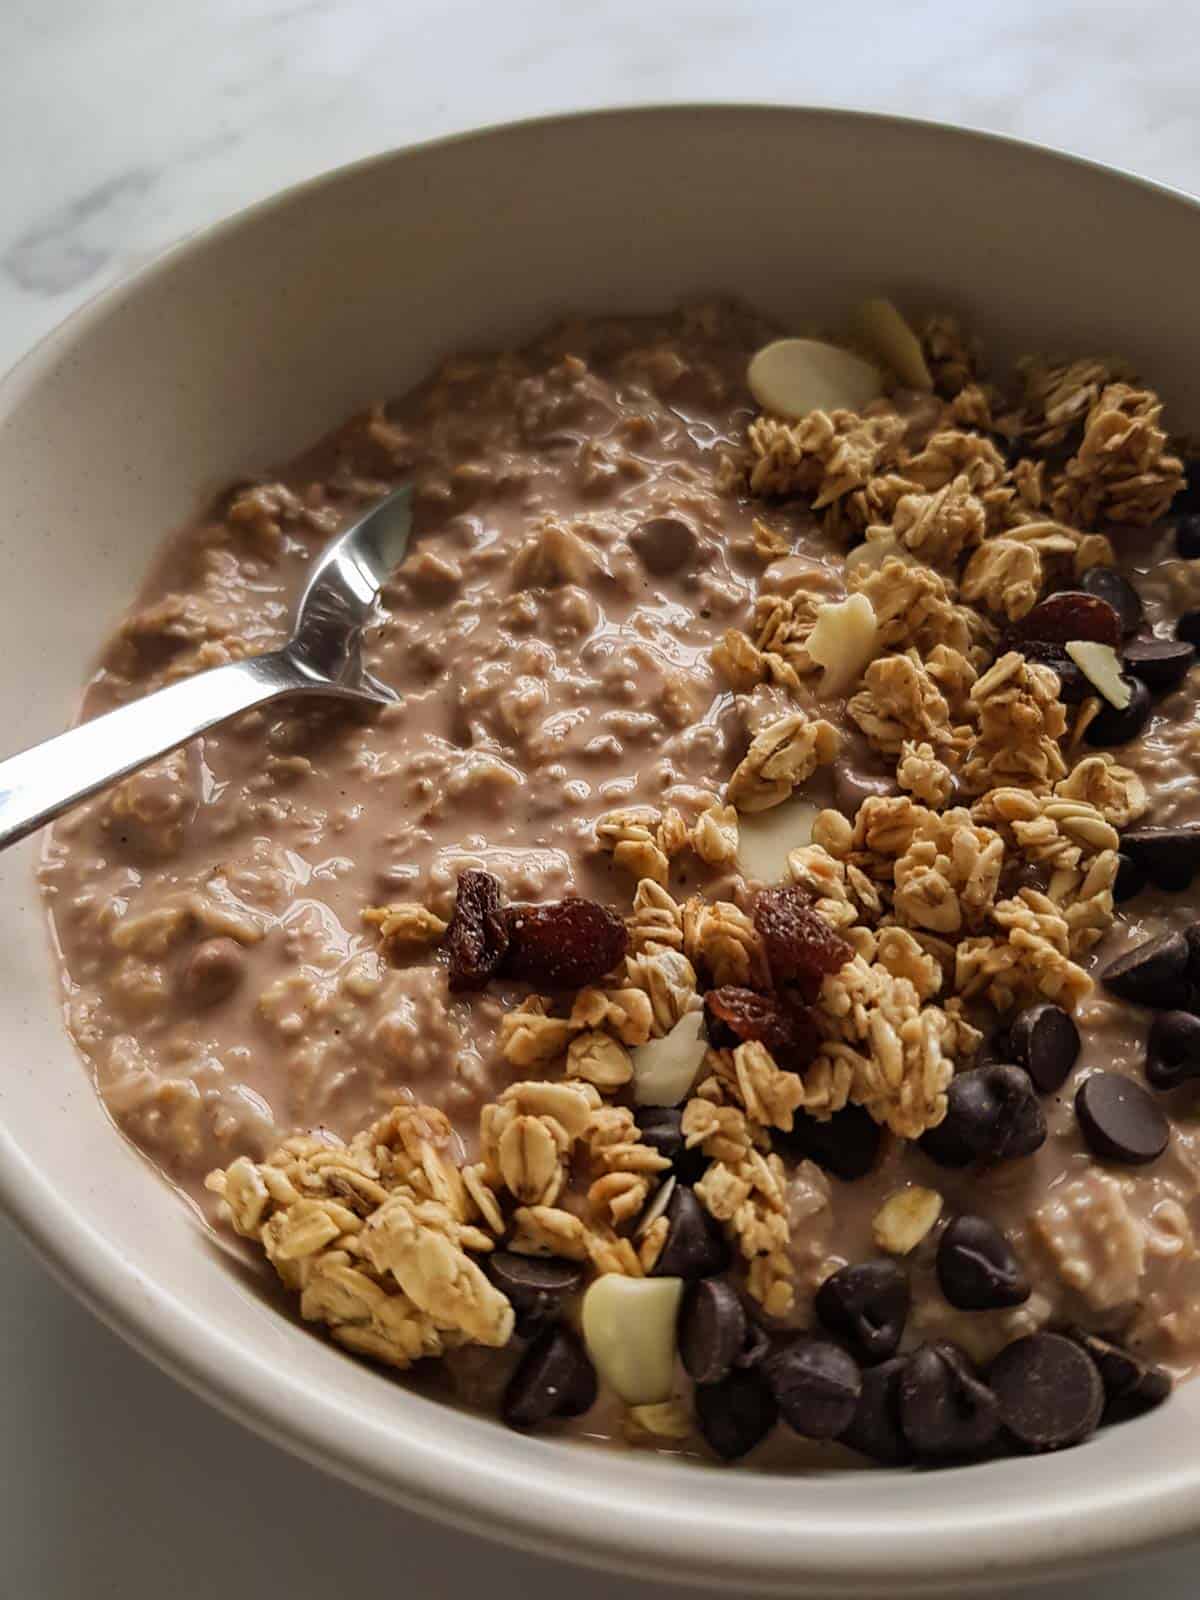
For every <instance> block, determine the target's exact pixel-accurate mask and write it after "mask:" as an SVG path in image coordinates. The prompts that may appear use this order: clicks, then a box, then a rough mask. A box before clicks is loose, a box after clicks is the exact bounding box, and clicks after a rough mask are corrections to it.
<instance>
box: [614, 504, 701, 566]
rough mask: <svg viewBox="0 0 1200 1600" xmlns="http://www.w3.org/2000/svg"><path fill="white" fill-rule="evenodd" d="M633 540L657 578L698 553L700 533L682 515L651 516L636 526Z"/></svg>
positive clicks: (684, 564)
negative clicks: (696, 532) (697, 543)
mask: <svg viewBox="0 0 1200 1600" xmlns="http://www.w3.org/2000/svg"><path fill="white" fill-rule="evenodd" d="M629 542H630V544H631V545H632V546H633V548H634V550H635V551H636V552H637V555H638V559H639V560H640V561H641V563H642V565H643V566H644V567H645V569H646V571H647V572H652V573H653V574H654V576H655V577H656V578H666V577H669V576H670V574H671V573H672V572H678V571H679V569H680V567H684V566H686V565H687V564H688V562H690V561H691V560H692V558H693V557H694V555H695V553H696V535H695V533H694V532H693V531H692V529H691V528H689V527H688V525H687V523H686V522H684V521H683V520H682V519H681V518H680V517H650V518H649V519H648V520H647V521H646V522H643V523H642V525H641V526H640V527H638V528H635V529H634V530H633V532H632V533H631V534H630V535H629Z"/></svg>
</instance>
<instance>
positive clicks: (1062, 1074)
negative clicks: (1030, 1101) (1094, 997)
mask: <svg viewBox="0 0 1200 1600" xmlns="http://www.w3.org/2000/svg"><path fill="white" fill-rule="evenodd" d="M1008 1042H1009V1048H1010V1050H1011V1051H1012V1057H1013V1060H1014V1061H1015V1062H1016V1063H1017V1065H1018V1066H1019V1067H1024V1068H1025V1071H1026V1072H1027V1073H1028V1074H1029V1076H1030V1077H1031V1078H1032V1079H1033V1086H1034V1088H1035V1089H1036V1090H1037V1091H1038V1093H1039V1094H1053V1093H1054V1091H1055V1090H1056V1089H1061V1088H1062V1086H1063V1084H1064V1083H1065V1082H1066V1081H1067V1077H1068V1075H1069V1074H1070V1071H1071V1068H1072V1067H1073V1066H1074V1065H1075V1061H1076V1058H1077V1057H1078V1055H1079V1029H1078V1028H1077V1027H1076V1026H1075V1023H1074V1022H1073V1020H1072V1019H1071V1017H1070V1016H1069V1015H1068V1014H1067V1012H1065V1011H1064V1010H1063V1008H1062V1007H1061V1006H1056V1005H1054V1004H1053V1003H1052V1002H1051V1001H1049V1000H1045V1001H1043V1002H1041V1004H1039V1005H1034V1006H1027V1007H1026V1008H1025V1010H1024V1011H1021V1012H1018V1014H1017V1016H1016V1018H1015V1019H1014V1021H1013V1025H1012V1027H1011V1028H1010V1029H1009V1035H1008Z"/></svg>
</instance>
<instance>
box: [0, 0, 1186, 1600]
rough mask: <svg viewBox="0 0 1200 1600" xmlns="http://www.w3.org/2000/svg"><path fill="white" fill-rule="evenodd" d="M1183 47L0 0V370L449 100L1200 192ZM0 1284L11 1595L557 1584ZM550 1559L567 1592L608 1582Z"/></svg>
mask: <svg viewBox="0 0 1200 1600" xmlns="http://www.w3.org/2000/svg"><path fill="white" fill-rule="evenodd" d="M1198 69H1200V30H1198V29H1197V27H1196V7H1195V3H1194V0H1145V3H1144V4H1143V5H1142V6H1141V7H1133V6H1130V5H1128V4H1124V3H1122V4H1114V3H1112V0H1088V3H1081V0H966V3H964V0H925V3H918V0H903V3H890V4H889V3H886V0H858V3H857V4H856V5H818V4H815V3H813V0H807V3H806V0H723V3H720V4H714V3H713V0H688V3H686V4H684V3H680V0H652V3H647V0H604V3H600V0H554V3H551V0H490V3H483V0H390V3H389V0H341V3H339V0H204V3H203V4H189V3H188V0H158V3H157V4H155V5H149V4H146V3H145V0H6V3H4V4H0V153H2V158H0V367H2V366H6V365H8V364H9V363H10V362H11V361H13V360H15V359H16V358H17V357H18V356H19V355H20V354H21V352H22V351H23V350H24V349H26V348H27V347H28V346H29V345H30V344H32V343H33V342H34V341H35V340H36V339H37V338H38V337H39V336H40V335H41V334H43V333H44V332H46V331H47V330H48V329H49V328H51V327H52V326H53V325H54V324H55V323H56V322H58V321H59V320H60V319H61V318H62V317H63V316H64V315H66V313H67V312H68V311H70V310H71V309H72V308H73V307H74V306H75V305H77V304H78V303H79V302H80V301H81V300H83V299H85V298H87V297H88V296H89V295H91V294H93V293H95V292H96V291H97V290H98V289H100V288H102V287H103V286H104V285H105V284H107V283H109V282H111V281H112V280H113V279H114V278H115V277H117V276H119V275H120V274H121V273H123V272H125V271H127V270H129V268H131V267H132V266H135V265H136V264H137V263H138V262H139V261H141V260H143V259H144V258H145V257H147V256H148V255H151V254H153V253H154V252H156V251H158V250H159V249H161V248H162V247H163V246H164V245H166V244H168V243H170V242H171V241H172V240H173V239H176V238H178V237H179V236H180V235H181V234H183V233H186V232H187V231H189V230H191V229H193V228H195V227H197V226H200V225H202V224H204V223H205V222H208V221H211V220H213V219H215V218H217V217H219V216H221V215H223V214H225V213H227V212H229V211H231V210H233V209H234V208H236V207H238V206H241V205H243V204H245V203H246V202H248V201H250V200H253V199H255V198H257V197H259V196H261V195H264V194H267V193H269V192H271V191H272V190H274V189H276V188H279V187H280V186H282V185H284V184H287V183H290V182H292V181H294V180H295V179H298V178H301V177H304V176H307V175H309V174H311V173H314V172H318V171H320V170H322V169H325V168H328V167H331V166H335V165H338V164H339V163H341V162H344V161H348V160H352V159H354V158H355V157H357V156H360V155H365V154H369V153H370V152H372V151H376V150H381V149H385V148H387V147H389V146H392V145H396V144H400V143H404V142H408V141H412V140H417V139H425V138H429V137H431V136H434V135H437V134H441V133H444V132H448V131H451V130H455V129H459V128H466V127H470V126H472V125H478V124H481V123H487V122H493V121H498V120H503V119H507V118H511V117H516V116H525V115H530V114H534V113H537V112H541V111H548V110H558V109H563V108H567V107H571V106H578V105H601V104H606V103H608V104H615V103H631V102H638V101H640V102H646V101H662V100H681V99H724V100H740V99H767V100H778V101H791V102H799V103H803V102H807V103H812V104H835V105H852V106H860V107H866V108H872V109H876V110H884V111H893V112H900V113H906V114H911V115H920V116H929V117H934V118H940V119H943V120H948V121H955V122H960V123H966V124H971V125H974V126H979V127H985V128H991V129H996V130H999V131H1002V132H1008V133H1013V134H1017V135H1020V136H1024V137H1027V138H1032V139H1038V140H1042V141H1044V142H1047V143H1050V144H1054V145H1058V146H1061V147H1065V148H1068V149H1071V150H1074V151H1077V152H1079V153H1082V154H1085V155H1089V156H1093V157H1096V158H1097V159H1100V160H1103V161H1109V162H1112V163H1114V164H1117V165H1120V166H1124V167H1128V168H1132V169H1133V170H1135V171H1138V172H1141V173H1144V174H1146V175H1148V176H1151V177H1154V178H1156V179H1158V180H1160V181H1162V182H1165V183H1170V184H1175V185H1178V186H1180V187H1182V188H1190V189H1193V190H1200V141H1198V139H1197V131H1198V129H1197V110H1196V108H1197V102H1198V97H1197V89H1196V85H1197V83H1198V82H1200V70H1198ZM0 504H2V500H0ZM0 1285H2V1287H0V1372H2V1373H3V1374H4V1375H5V1377H4V1382H3V1393H4V1408H3V1421H2V1422H0V1596H3V1597H5V1600H7V1597H9V1596H11V1597H13V1600H75V1597H83V1596H86V1597H88V1600H101V1597H103V1596H108V1595H113V1596H117V1595H119V1596H121V1597H122V1600H149V1597H151V1596H155V1597H157V1596H160V1595H162V1594H170V1595H172V1596H173V1597H177V1600H201V1597H208V1596H211V1595H213V1594H216V1593H218V1592H220V1593H225V1594H232V1595H249V1594H257V1595H263V1596H274V1595H282V1594H287V1595H288V1596H289V1597H290V1600H317V1597H318V1596H321V1597H322V1600H324V1597H327V1596H328V1595H330V1594H347V1595H351V1594H359V1593H365V1592H368V1591H376V1590H378V1591H379V1592H386V1591H390V1590H391V1589H392V1588H393V1587H395V1586H397V1585H399V1586H401V1587H402V1590H403V1592H404V1593H405V1594H407V1595H412V1596H419V1597H421V1600H451V1597H459V1596H468V1595H472V1594H475V1593H477V1592H486V1593H487V1594H488V1595H489V1596H492V1597H494V1600H506V1597H508V1596H513V1597H515V1596H517V1595H520V1596H522V1597H525V1600H540V1597H543V1596H546V1597H548V1596H550V1595H551V1594H557V1593H559V1592H561V1589H562V1585H563V1581H564V1573H563V1570H562V1569H561V1568H560V1567H557V1566H555V1565H553V1564H552V1563H551V1562H550V1561H548V1560H547V1561H539V1560H534V1559H533V1558H530V1557H523V1556H515V1555H511V1554H505V1553H500V1554H497V1553H495V1552H494V1551H492V1550H491V1549H488V1548H485V1547H483V1546H481V1545H478V1544H475V1543H472V1542H471V1541H469V1540H465V1539H462V1538H455V1539H453V1540H446V1539H443V1538H440V1537H439V1536H438V1535H437V1533H436V1532H435V1531H434V1530H431V1529H429V1528H427V1527H423V1526H422V1525H420V1524H418V1523H415V1522H414V1521H413V1520H412V1519H410V1518H407V1517H405V1516H403V1515H402V1514H400V1513H399V1512H396V1511H394V1510H391V1509H388V1508H386V1507H384V1506H382V1505H379V1504H376V1503H374V1502H372V1501H369V1500H367V1499H366V1498H364V1497H363V1496H361V1495H359V1494H357V1493H355V1492H354V1491H352V1490H350V1489H347V1488H344V1487H343V1486H341V1485H340V1484H336V1483H333V1482H332V1481H328V1480H326V1479H324V1478H322V1477H321V1476H320V1475H319V1474H317V1473H316V1472H314V1471H313V1470H312V1469H310V1468H308V1467H303V1466H300V1465H299V1464H298V1463H295V1462H292V1461H290V1460H288V1459H287V1458H285V1457H284V1456H283V1455H281V1454H280V1453H279V1452H277V1451H276V1450H274V1449H273V1448H272V1447H270V1446H268V1445H265V1444H262V1443H260V1442H258V1441H257V1440H255V1439H252V1438H251V1437H250V1436H249V1435H247V1434H245V1433H243V1432H241V1431H239V1430H238V1429H237V1428H236V1427H234V1426H233V1425H232V1424H230V1423H228V1422H226V1421H224V1420H223V1419H221V1418H219V1417H218V1416H216V1415H215V1414H213V1413H211V1412H209V1411H208V1410H207V1409H206V1408H205V1407H204V1406H202V1405H201V1404H200V1403H199V1402H198V1401H195V1400H193V1399H192V1398H191V1397H190V1396H188V1395H186V1394H185V1393H183V1392H182V1391H181V1390H179V1389H177V1388H176V1387H175V1386H174V1385H173V1384H171V1383H170V1382H168V1381H167V1380H166V1379H165V1378H163V1377H161V1376H159V1375H158V1374H157V1373H156V1372H154V1371H152V1370H151V1369H150V1368H148V1367H146V1366H145V1365H143V1364H142V1362H141V1361H140V1360H139V1359H138V1358H137V1357H135V1356H134V1355H133V1354H131V1353H130V1352H129V1351H127V1350H126V1349H124V1348H123V1347H122V1346H121V1345H119V1344H118V1343H117V1341H116V1340H114V1339H113V1338H112V1337H111V1336H110V1335H109V1334H108V1333H106V1332H105V1331H104V1330H103V1329H101V1328H100V1327H99V1326H97V1325H96V1324H95V1323H93V1322H92V1320H91V1319H90V1318H89V1317H88V1316H87V1315H86V1314H85V1313H84V1312H83V1311H81V1310H80V1309H79V1308H77V1307H76V1306H75V1305H74V1304H73V1302H72V1301H71V1300H69V1299H68V1298H67V1296H65V1295H64V1294H63V1293H62V1292H61V1291H60V1290H59V1289H58V1288H57V1287H56V1286H55V1285H54V1284H53V1283H52V1282H51V1281H50V1279H49V1278H48V1277H47V1276H46V1275H45V1273H44V1272H43V1271H42V1269H41V1268H40V1267H39V1266H37V1265H36V1264H35V1263H34V1262H33V1261H32V1260H31V1258H30V1257H29V1255H28V1253H27V1251H26V1250H25V1248H24V1246H23V1245H22V1244H21V1243H20V1242H19V1241H18V1240H17V1239H16V1238H15V1236H13V1235H12V1234H11V1232H10V1231H9V1230H8V1229H7V1228H6V1226H5V1225H3V1224H0ZM548 1547H552V1539H551V1540H548ZM1198 1556H1200V1546H1197V1547H1196V1548H1195V1549H1192V1550H1190V1551H1188V1552H1183V1553H1176V1554H1174V1555H1168V1554H1160V1555H1157V1556H1154V1557H1146V1558H1143V1559H1142V1560H1141V1561H1139V1562H1138V1563H1136V1564H1134V1565H1131V1566H1127V1567H1123V1568H1121V1569H1120V1570H1114V1571H1112V1572H1111V1573H1110V1574H1108V1575H1107V1577H1106V1578H1105V1579H1104V1580H1103V1581H1099V1580H1093V1581H1089V1582H1087V1583H1081V1584H1074V1585H1069V1586H1067V1587H1065V1588H1060V1589H1057V1590H1055V1594H1056V1595H1057V1596H1058V1600H1084V1597H1085V1596H1086V1597H1087V1600H1118V1597H1124V1596H1127V1595H1129V1594H1130V1593H1132V1592H1133V1590H1134V1587H1135V1586H1136V1587H1137V1588H1138V1589H1144V1590H1145V1592H1146V1593H1148V1594H1152V1595H1153V1596H1154V1597H1155V1600H1184V1597H1185V1596H1187V1597H1191V1596H1193V1595H1194V1594H1195V1592H1196V1580H1195V1576H1194V1574H1195V1572H1196V1563H1197V1558H1198ZM569 1582H570V1586H571V1591H572V1593H573V1595H574V1596H575V1597H576V1600H599V1597H600V1596H602V1595H603V1596H607V1595H610V1594H611V1593H613V1592H614V1591H615V1590H616V1589H617V1587H618V1585H617V1584H615V1583H614V1582H613V1581H612V1580H607V1579H603V1578H600V1577H592V1576H584V1577H580V1576H578V1575H572V1576H571V1577H570V1579H569ZM385 1586H386V1590H385ZM619 1587H620V1589H621V1591H622V1592H623V1593H624V1594H625V1595H627V1596H629V1597H630V1600H651V1595H652V1591H651V1590H650V1589H649V1588H647V1587H645V1586H642V1585H630V1584H621V1585H620V1586H619ZM1039 1592H1044V1591H1039ZM656 1593H657V1594H658V1595H660V1596H665V1595H666V1594H668V1593H674V1594H678V1593H679V1591H656ZM1011 1600H1016V1597H1015V1596H1014V1597H1011Z"/></svg>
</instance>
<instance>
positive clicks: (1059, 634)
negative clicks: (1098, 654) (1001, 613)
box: [1020, 589, 1121, 650]
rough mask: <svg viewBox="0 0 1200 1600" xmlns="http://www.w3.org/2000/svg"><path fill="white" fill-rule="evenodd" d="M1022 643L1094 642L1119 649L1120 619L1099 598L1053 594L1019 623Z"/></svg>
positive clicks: (1074, 593)
mask: <svg viewBox="0 0 1200 1600" xmlns="http://www.w3.org/2000/svg"><path fill="white" fill-rule="evenodd" d="M1020 631H1021V637H1022V638H1023V639H1040V640H1042V641H1043V642H1044V643H1046V644H1067V643H1069V642H1070V640H1072V639H1094V640H1095V641H1096V643H1097V644H1110V645H1112V647H1113V649H1114V650H1119V649H1120V647H1121V618H1120V616H1119V615H1118V613H1117V610H1116V608H1115V607H1114V606H1110V605H1109V603H1108V601H1107V600H1102V599H1101V598H1100V596H1099V595H1098V594H1088V593H1086V591H1085V590H1083V589H1064V590H1062V591H1061V593H1059V594H1052V595H1051V596H1050V598H1049V599H1048V600H1043V601H1042V603H1041V605H1037V606H1034V608H1033V610H1032V611H1031V612H1029V613H1028V615H1027V616H1026V617H1025V618H1024V619H1023V620H1022V622H1021V628H1020Z"/></svg>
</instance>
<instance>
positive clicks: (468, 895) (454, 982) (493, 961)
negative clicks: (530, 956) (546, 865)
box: [442, 867, 509, 989]
mask: <svg viewBox="0 0 1200 1600" xmlns="http://www.w3.org/2000/svg"><path fill="white" fill-rule="evenodd" d="M501 901H502V895H501V889H500V880H499V879H498V878H494V877H493V876H492V874H491V873H490V872H480V871H479V870H478V869H476V868H474V867H473V868H471V869H470V870H469V871H467V872H460V873H459V875H458V899H457V900H456V902H455V905H454V915H453V916H452V917H451V919H450V926H449V927H448V928H447V929H446V936H445V939H444V940H443V941H442V948H443V949H444V950H446V951H447V952H448V954H449V956H450V987H451V988H452V989H482V988H483V986H484V984H485V983H486V982H487V981H488V979H489V978H490V977H491V976H492V974H493V973H494V972H495V971H496V969H497V968H498V967H499V965H500V963H501V961H503V959H504V955H505V952H506V951H507V949H508V942H509V941H508V928H507V926H506V925H505V921H504V909H503V906H502V903H501Z"/></svg>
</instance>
